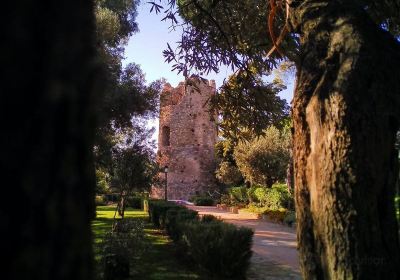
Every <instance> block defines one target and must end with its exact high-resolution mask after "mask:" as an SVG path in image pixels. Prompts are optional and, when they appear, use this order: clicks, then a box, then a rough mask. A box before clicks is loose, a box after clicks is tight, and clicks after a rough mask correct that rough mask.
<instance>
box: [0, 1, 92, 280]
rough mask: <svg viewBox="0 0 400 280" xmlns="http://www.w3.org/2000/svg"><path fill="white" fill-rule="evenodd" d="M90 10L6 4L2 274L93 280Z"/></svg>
mask: <svg viewBox="0 0 400 280" xmlns="http://www.w3.org/2000/svg"><path fill="white" fill-rule="evenodd" d="M92 9H93V8H92V1H89V0H60V1H46V0H44V1H11V2H8V4H7V7H4V13H3V14H2V17H1V21H2V22H1V24H0V26H1V28H2V32H1V33H2V44H1V48H2V50H1V54H2V55H1V65H2V67H3V70H5V72H3V73H4V74H2V77H3V79H4V80H3V82H2V83H1V92H2V100H1V102H0V112H1V113H0V114H1V115H2V116H1V119H2V120H3V122H2V126H1V132H2V136H1V137H0V139H1V140H0V141H1V142H0V143H1V147H2V154H1V170H2V172H3V176H2V178H1V180H2V182H3V184H2V187H3V188H2V190H3V194H2V201H1V203H0V207H1V210H0V213H1V215H0V217H1V223H0V231H1V233H2V242H1V244H2V245H1V247H0V251H1V254H2V255H3V256H4V259H5V261H3V266H2V267H3V269H2V271H1V275H2V276H1V278H2V279H42V280H45V279H52V280H53V279H85V280H88V279H89V280H90V279H92V278H93V277H92V254H93V253H92V234H91V225H90V222H91V219H92V218H93V217H94V187H95V181H94V169H93V162H92V147H93V146H92V144H93V141H92V138H93V137H92V136H93V130H94V125H93V114H92V113H91V112H92V103H93V102H92V101H93V95H92V92H93V90H94V88H93V86H94V84H95V83H94V80H95V77H96V75H95V71H97V69H98V68H97V66H95V65H96V64H95V63H94V62H95V52H94V43H93V40H92V39H93V35H94V17H93V11H92ZM5 182H8V185H5ZM6 190H7V191H9V192H10V194H9V195H6V194H5V193H4V192H5V191H6Z"/></svg>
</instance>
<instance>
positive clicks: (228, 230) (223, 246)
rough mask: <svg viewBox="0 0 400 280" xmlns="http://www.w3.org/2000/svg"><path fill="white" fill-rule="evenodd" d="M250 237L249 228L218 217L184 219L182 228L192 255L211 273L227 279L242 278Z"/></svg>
mask: <svg viewBox="0 0 400 280" xmlns="http://www.w3.org/2000/svg"><path fill="white" fill-rule="evenodd" d="M207 219H208V218H207ZM207 219H206V220H207ZM252 237H253V231H252V230H251V229H249V228H244V227H241V228H236V227H235V226H234V225H231V224H227V223H224V222H222V221H210V222H202V223H199V222H197V223H188V224H186V229H185V241H186V244H187V247H188V250H189V252H190V254H191V256H192V258H193V259H194V260H195V261H196V262H197V263H198V264H199V265H200V266H201V267H203V268H204V269H206V270H208V271H210V272H211V273H212V274H214V275H217V276H219V277H224V278H228V279H245V274H246V271H247V268H248V266H249V263H250V257H251V254H252V251H251V245H252Z"/></svg>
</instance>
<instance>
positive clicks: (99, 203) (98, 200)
mask: <svg viewBox="0 0 400 280" xmlns="http://www.w3.org/2000/svg"><path fill="white" fill-rule="evenodd" d="M94 202H95V205H96V206H104V205H106V204H107V203H106V201H105V200H104V197H103V196H102V195H96V197H95V201H94Z"/></svg>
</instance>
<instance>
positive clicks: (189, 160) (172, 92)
mask: <svg viewBox="0 0 400 280" xmlns="http://www.w3.org/2000/svg"><path fill="white" fill-rule="evenodd" d="M215 91H216V88H215V82H214V81H213V80H211V81H209V82H208V81H207V80H205V81H203V80H200V79H199V78H190V79H189V80H188V81H187V82H186V84H185V83H184V82H181V83H179V85H178V86H177V87H176V88H173V87H171V85H170V84H168V83H167V84H166V85H165V86H164V89H163V91H162V93H161V96H160V123H159V134H158V152H157V159H158V163H159V164H160V166H161V167H164V166H168V170H169V171H168V177H167V178H168V180H167V186H168V199H184V200H187V199H188V198H189V197H190V196H192V195H194V194H195V193H196V192H198V193H204V192H205V191H208V190H213V189H215V186H216V185H215V176H214V172H215V166H216V162H215V153H214V146H215V143H216V139H217V125H216V115H215V114H214V115H213V114H212V113H210V110H209V103H208V101H209V99H210V97H211V96H212V95H214V94H215ZM160 176H162V177H161V178H163V180H164V174H160ZM163 183H165V180H164V182H163ZM152 196H153V197H158V198H164V186H160V187H158V188H156V187H154V188H153V190H152Z"/></svg>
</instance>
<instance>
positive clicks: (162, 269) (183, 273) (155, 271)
mask: <svg viewBox="0 0 400 280" xmlns="http://www.w3.org/2000/svg"><path fill="white" fill-rule="evenodd" d="M96 210H97V211H96V212H97V215H96V219H95V220H94V221H93V223H92V228H93V233H94V252H95V260H96V264H97V265H96V266H97V267H99V265H98V264H99V261H100V255H99V250H100V248H99V246H100V242H101V239H102V236H104V234H105V233H106V232H107V231H110V229H111V225H112V220H113V216H114V210H115V206H98V207H97V209H96ZM125 218H130V219H143V220H144V221H145V233H146V240H147V241H148V248H147V250H146V252H145V253H144V255H143V256H142V257H141V258H140V259H137V260H134V265H133V266H132V267H131V279H143V280H146V279H149V280H156V279H157V280H158V279H159V280H162V279H171V280H172V279H177V280H178V279H183V280H184V279H200V280H203V279H204V280H206V279H211V277H210V276H209V275H207V274H206V273H205V272H202V271H200V270H199V269H197V268H195V267H193V265H190V264H185V263H184V262H183V260H181V259H179V256H178V255H177V253H176V250H175V246H174V244H173V243H172V242H171V241H170V240H169V239H168V238H167V236H166V235H165V234H164V233H163V232H162V231H160V230H157V229H155V228H154V227H153V226H152V224H151V223H149V222H148V216H147V213H145V212H143V211H140V210H136V209H130V208H128V209H127V210H126V211H125ZM97 274H98V275H100V273H99V270H98V273H97ZM99 277H100V276H99Z"/></svg>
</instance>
